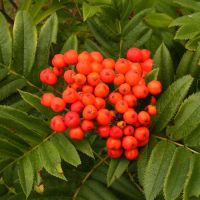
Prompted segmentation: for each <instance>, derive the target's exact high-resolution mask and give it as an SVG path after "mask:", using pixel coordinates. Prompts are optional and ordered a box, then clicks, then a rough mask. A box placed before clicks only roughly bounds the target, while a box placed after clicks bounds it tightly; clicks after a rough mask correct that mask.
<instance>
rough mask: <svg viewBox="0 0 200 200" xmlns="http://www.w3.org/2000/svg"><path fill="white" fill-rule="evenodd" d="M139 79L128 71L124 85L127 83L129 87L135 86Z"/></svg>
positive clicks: (132, 72) (131, 71)
mask: <svg viewBox="0 0 200 200" xmlns="http://www.w3.org/2000/svg"><path fill="white" fill-rule="evenodd" d="M140 78H141V77H140V76H139V75H138V74H137V73H135V72H134V71H133V70H130V71H128V72H127V73H126V75H125V79H126V83H128V84H129V85H131V86H135V85H137V84H138V83H139V81H140Z"/></svg>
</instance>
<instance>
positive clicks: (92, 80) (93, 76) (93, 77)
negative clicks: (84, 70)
mask: <svg viewBox="0 0 200 200" xmlns="http://www.w3.org/2000/svg"><path fill="white" fill-rule="evenodd" d="M87 82H88V84H89V85H92V86H96V85H98V84H99V82H100V76H99V74H98V73H97V72H92V73H90V74H88V76H87Z"/></svg>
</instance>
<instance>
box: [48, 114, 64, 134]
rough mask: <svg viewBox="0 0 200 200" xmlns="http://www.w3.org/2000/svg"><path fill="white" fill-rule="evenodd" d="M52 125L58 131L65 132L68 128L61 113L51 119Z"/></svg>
mask: <svg viewBox="0 0 200 200" xmlns="http://www.w3.org/2000/svg"><path fill="white" fill-rule="evenodd" d="M50 127H51V129H52V130H54V131H56V132H64V131H65V130H66V129H67V127H66V125H65V123H64V118H63V116H60V115H56V116H54V117H53V118H52V119H51V121H50Z"/></svg>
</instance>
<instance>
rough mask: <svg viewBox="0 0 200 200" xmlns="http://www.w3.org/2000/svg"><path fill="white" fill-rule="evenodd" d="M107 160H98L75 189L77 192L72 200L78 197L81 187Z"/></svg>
mask: <svg viewBox="0 0 200 200" xmlns="http://www.w3.org/2000/svg"><path fill="white" fill-rule="evenodd" d="M108 158H109V156H106V157H104V158H103V159H102V160H100V161H99V162H98V163H97V164H96V165H95V166H94V167H93V168H92V169H91V170H90V171H89V172H88V173H87V174H86V176H85V177H84V178H83V180H82V181H81V185H80V186H79V187H78V188H77V190H76V191H75V193H74V196H73V200H76V197H77V196H78V194H79V192H80V189H81V187H82V185H83V184H84V183H85V182H86V181H87V180H88V178H89V177H90V176H91V175H92V173H93V172H94V171H95V170H96V169H97V168H98V167H99V166H101V165H102V164H103V163H104V162H105V161H106V160H107V159H108Z"/></svg>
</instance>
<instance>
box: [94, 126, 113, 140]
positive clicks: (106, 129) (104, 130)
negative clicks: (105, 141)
mask: <svg viewBox="0 0 200 200" xmlns="http://www.w3.org/2000/svg"><path fill="white" fill-rule="evenodd" d="M97 131H98V136H99V137H102V138H107V137H109V135H110V126H99V127H98V128H97Z"/></svg>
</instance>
